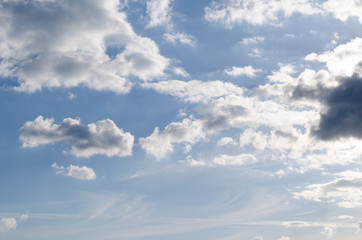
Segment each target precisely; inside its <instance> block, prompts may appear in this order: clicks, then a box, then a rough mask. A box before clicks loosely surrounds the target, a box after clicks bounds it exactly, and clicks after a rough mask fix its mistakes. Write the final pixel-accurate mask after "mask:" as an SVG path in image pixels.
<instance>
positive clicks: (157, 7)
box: [147, 0, 172, 27]
mask: <svg viewBox="0 0 362 240" xmlns="http://www.w3.org/2000/svg"><path fill="white" fill-rule="evenodd" d="M171 2H172V0H149V1H148V2H147V14H148V17H149V22H148V25H147V26H148V27H156V26H160V25H163V24H166V25H167V24H169V23H170V20H171V16H170V14H171V6H170V4H171Z"/></svg>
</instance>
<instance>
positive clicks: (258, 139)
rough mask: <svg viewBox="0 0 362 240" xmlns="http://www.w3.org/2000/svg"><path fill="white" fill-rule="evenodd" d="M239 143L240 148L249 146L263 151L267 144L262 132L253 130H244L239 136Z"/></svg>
mask: <svg viewBox="0 0 362 240" xmlns="http://www.w3.org/2000/svg"><path fill="white" fill-rule="evenodd" d="M239 143H240V146H241V147H244V146H245V145H247V144H251V145H253V146H254V147H255V148H256V149H259V150H263V149H265V148H266V146H267V144H268V142H267V138H266V136H265V135H264V134H262V132H260V131H254V130H253V129H246V130H245V131H244V132H243V133H242V134H240V138H239Z"/></svg>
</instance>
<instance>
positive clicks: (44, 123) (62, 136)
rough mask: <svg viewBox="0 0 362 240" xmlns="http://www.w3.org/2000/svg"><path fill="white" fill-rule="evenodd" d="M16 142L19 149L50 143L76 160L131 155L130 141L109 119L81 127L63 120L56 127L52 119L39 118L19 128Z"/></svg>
mask: <svg viewBox="0 0 362 240" xmlns="http://www.w3.org/2000/svg"><path fill="white" fill-rule="evenodd" d="M20 141H21V142H22V146H23V147H37V146H39V145H43V144H52V143H66V144H70V145H71V151H70V152H71V154H73V155H75V156H77V157H91V156H93V155H96V154H102V155H106V156H107V157H112V156H129V155H131V154H132V147H133V141H134V137H133V135H131V134H130V133H129V132H124V131H123V130H122V129H119V128H118V127H117V126H116V124H114V122H113V121H112V120H109V119H106V120H102V121H98V122H96V123H91V124H88V125H87V126H84V125H81V124H80V120H79V119H72V118H66V119H64V120H63V122H62V123H61V124H60V125H57V124H55V123H54V119H52V118H46V119H44V118H43V117H42V116H39V117H37V118H36V119H35V120H34V121H29V122H26V123H25V124H24V125H23V126H22V127H21V129H20Z"/></svg>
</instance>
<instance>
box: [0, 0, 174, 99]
mask: <svg viewBox="0 0 362 240" xmlns="http://www.w3.org/2000/svg"><path fill="white" fill-rule="evenodd" d="M85 4H86V6H87V7H86V8H85V7H84V5H85ZM118 10H119V5H118V1H114V0H106V1H101V2H99V1H86V2H84V1H30V2H29V1H10V2H7V3H6V4H4V5H3V6H2V7H1V8H0V22H1V23H2V24H1V25H2V26H3V27H2V29H1V31H0V39H1V44H0V52H1V53H0V58H1V59H2V61H1V66H0V69H1V71H0V75H1V76H2V77H4V78H13V79H15V80H16V81H17V82H18V83H19V85H18V86H16V85H15V86H14V89H16V90H18V91H27V92H34V91H37V90H41V89H42V88H54V87H76V86H81V85H82V86H86V87H88V88H91V89H94V90H107V91H115V92H117V93H127V92H129V91H130V88H131V86H132V84H131V82H130V81H129V80H128V79H127V77H128V76H137V77H138V78H140V79H142V80H149V79H152V78H154V77H159V76H161V75H162V74H163V71H164V70H165V68H166V67H167V65H168V59H167V58H165V57H163V56H161V55H160V54H159V49H158V47H157V45H156V44H155V42H153V41H152V40H151V39H149V38H145V37H141V36H138V35H137V34H136V33H135V32H134V31H133V29H132V26H131V25H130V24H129V23H128V22H127V18H126V15H125V14H124V13H122V12H119V11H118ZM80 11H82V12H83V14H79V12H80ZM110 49H114V51H116V52H113V53H111V54H110V53H108V52H109V50H110ZM117 49H124V50H123V51H119V50H117Z"/></svg>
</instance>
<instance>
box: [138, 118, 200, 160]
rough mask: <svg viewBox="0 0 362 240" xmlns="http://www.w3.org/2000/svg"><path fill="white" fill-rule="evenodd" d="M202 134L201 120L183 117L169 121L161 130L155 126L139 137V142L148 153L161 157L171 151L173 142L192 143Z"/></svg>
mask: <svg viewBox="0 0 362 240" xmlns="http://www.w3.org/2000/svg"><path fill="white" fill-rule="evenodd" d="M204 136H205V133H204V130H203V124H202V121H201V120H198V119H193V118H185V119H184V120H183V121H182V122H172V123H170V124H169V125H168V126H166V127H165V129H164V130H163V131H162V132H160V130H159V128H158V127H156V128H155V129H154V131H153V133H152V134H151V135H150V136H148V137H146V138H140V140H139V142H140V144H141V146H142V148H143V149H145V150H146V152H147V153H148V154H151V155H153V156H155V157H156V158H157V159H161V158H163V157H165V156H166V155H167V154H168V153H170V152H172V151H173V149H174V147H173V144H174V143H191V144H193V143H195V142H197V141H199V140H200V139H202V138H204Z"/></svg>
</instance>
